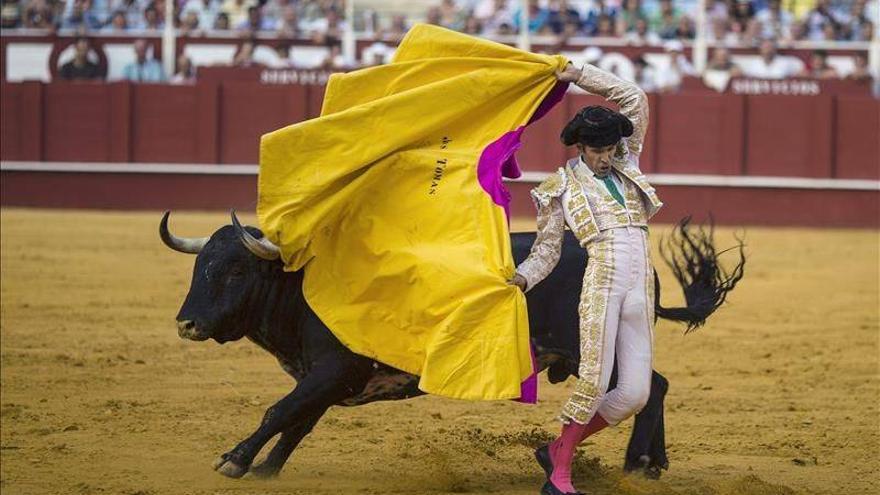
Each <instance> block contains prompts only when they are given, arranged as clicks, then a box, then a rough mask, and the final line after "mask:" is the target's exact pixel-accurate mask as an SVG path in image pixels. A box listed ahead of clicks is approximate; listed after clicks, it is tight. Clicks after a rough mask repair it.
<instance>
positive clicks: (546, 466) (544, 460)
mask: <svg viewBox="0 0 880 495" xmlns="http://www.w3.org/2000/svg"><path fill="white" fill-rule="evenodd" d="M535 460H536V461H538V464H539V465H540V466H541V469H543V470H544V474H546V475H547V479H550V475H551V474H553V459H551V458H550V446H549V445H545V446H543V447H538V450H536V451H535Z"/></svg>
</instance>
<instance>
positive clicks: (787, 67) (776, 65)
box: [745, 40, 798, 79]
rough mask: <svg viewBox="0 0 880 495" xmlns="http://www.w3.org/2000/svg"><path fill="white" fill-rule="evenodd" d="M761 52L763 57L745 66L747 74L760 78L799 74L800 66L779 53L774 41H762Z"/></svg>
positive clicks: (781, 77)
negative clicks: (796, 65)
mask: <svg viewBox="0 0 880 495" xmlns="http://www.w3.org/2000/svg"><path fill="white" fill-rule="evenodd" d="M759 53H760V55H761V59H760V60H759V61H758V62H757V63H755V64H750V65H749V66H748V67H746V68H745V69H746V75H748V76H750V77H757V78H759V79H785V78H786V77H791V76H793V75H795V74H797V72H798V67H795V65H794V64H793V63H791V62H790V61H788V60H786V59H784V58H781V57H779V55H777V53H776V44H775V43H774V42H773V41H771V40H764V41H762V42H761V47H760V48H759Z"/></svg>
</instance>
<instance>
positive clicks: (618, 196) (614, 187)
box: [600, 172, 626, 206]
mask: <svg viewBox="0 0 880 495" xmlns="http://www.w3.org/2000/svg"><path fill="white" fill-rule="evenodd" d="M600 179H602V182H604V183H605V187H606V188H608V192H610V193H611V196H612V197H613V198H614V199H616V200H617V202H618V203H620V206H626V203H625V202H624V201H623V196H621V194H620V191H618V190H617V184H615V183H614V181H613V180H611V172H608V175H606V176H605V177H600Z"/></svg>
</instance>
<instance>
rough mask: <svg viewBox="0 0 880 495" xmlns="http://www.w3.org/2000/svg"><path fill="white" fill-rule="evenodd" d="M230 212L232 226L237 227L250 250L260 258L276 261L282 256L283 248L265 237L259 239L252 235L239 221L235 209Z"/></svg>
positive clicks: (236, 229) (238, 233)
mask: <svg viewBox="0 0 880 495" xmlns="http://www.w3.org/2000/svg"><path fill="white" fill-rule="evenodd" d="M230 214H231V216H232V228H234V229H235V233H236V234H237V235H238V238H239V239H240V240H241V242H242V244H244V247H246V248H247V249H248V251H250V252H252V253H253V254H254V255H256V256H257V257H259V258H262V259H264V260H269V261H274V260H277V259H278V258H280V257H281V249H279V248H278V246H276V245H275V244H272V243H271V242H270V241H269V240H268V239H266V238H265V237H262V238H260V239H257V238H256V237H254V236H252V235H251V234H250V232H248V231H247V229H245V228H244V227H242V226H241V222H239V221H238V217H236V216H235V210H231V211H230Z"/></svg>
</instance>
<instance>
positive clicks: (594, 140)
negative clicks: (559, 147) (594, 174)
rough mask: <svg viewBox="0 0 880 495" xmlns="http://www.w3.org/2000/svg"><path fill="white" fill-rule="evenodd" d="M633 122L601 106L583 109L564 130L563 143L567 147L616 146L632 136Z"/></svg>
mask: <svg viewBox="0 0 880 495" xmlns="http://www.w3.org/2000/svg"><path fill="white" fill-rule="evenodd" d="M632 133H633V125H632V122H631V121H630V120H629V119H628V118H627V117H626V116H625V115H623V114H621V113H619V112H615V111H614V110H611V109H610V108H607V107H603V106H600V105H591V106H589V107H584V108H582V109H581V111H580V112H578V113H577V115H575V116H574V118H573V119H571V121H570V122H569V123H568V124H566V126H565V128H564V129H562V135H561V136H560V138H561V139H562V143H563V144H565V145H566V146H571V145H573V144H583V145H584V146H589V147H590V148H602V147H605V146H610V145H612V144H616V143H617V142H618V141H620V139H621V138H625V137H629V136H632Z"/></svg>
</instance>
